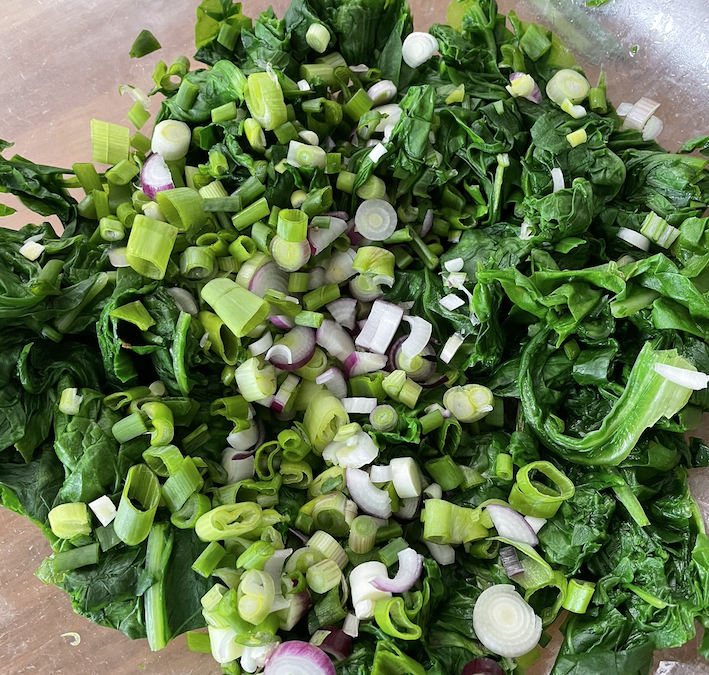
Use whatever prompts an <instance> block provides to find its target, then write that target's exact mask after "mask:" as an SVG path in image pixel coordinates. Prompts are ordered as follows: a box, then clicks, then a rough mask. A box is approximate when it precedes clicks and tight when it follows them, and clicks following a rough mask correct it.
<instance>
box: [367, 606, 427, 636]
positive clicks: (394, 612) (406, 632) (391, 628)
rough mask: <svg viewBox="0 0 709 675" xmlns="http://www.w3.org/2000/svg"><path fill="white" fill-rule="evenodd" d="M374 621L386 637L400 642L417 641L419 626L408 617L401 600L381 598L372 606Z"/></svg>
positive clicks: (420, 633)
mask: <svg viewBox="0 0 709 675" xmlns="http://www.w3.org/2000/svg"><path fill="white" fill-rule="evenodd" d="M374 620H375V621H376V622H377V625H378V626H379V628H381V629H382V631H384V632H385V633H386V634H387V635H390V636H391V637H394V638H399V639H400V640H418V639H419V638H420V637H421V635H422V629H421V626H419V625H417V624H415V623H414V622H413V621H411V619H410V618H409V617H408V615H407V613H406V609H405V607H404V599H403V598H399V597H396V598H388V599H387V598H382V599H381V600H377V601H376V604H375V606H374Z"/></svg>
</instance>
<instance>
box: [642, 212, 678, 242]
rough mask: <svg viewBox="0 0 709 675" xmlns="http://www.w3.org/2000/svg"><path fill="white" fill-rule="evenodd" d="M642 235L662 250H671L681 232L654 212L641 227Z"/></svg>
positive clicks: (646, 217)
mask: <svg viewBox="0 0 709 675" xmlns="http://www.w3.org/2000/svg"><path fill="white" fill-rule="evenodd" d="M640 234H642V235H644V236H645V237H647V238H648V239H650V241H652V242H654V243H655V244H657V245H658V246H660V247H661V248H669V247H670V246H672V244H674V242H675V240H676V239H677V237H679V230H678V229H677V228H676V227H672V225H670V224H669V223H668V222H667V221H666V220H665V219H664V218H660V216H658V215H657V214H656V213H655V212H654V211H650V213H648V214H647V216H645V220H644V221H643V224H642V225H641V226H640Z"/></svg>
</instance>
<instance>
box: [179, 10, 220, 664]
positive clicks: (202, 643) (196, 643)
mask: <svg viewBox="0 0 709 675" xmlns="http://www.w3.org/2000/svg"><path fill="white" fill-rule="evenodd" d="M224 25H226V24H224ZM185 637H186V639H187V649H189V650H190V651H191V652H199V653H200V654H211V653H212V644H211V642H210V639H209V633H197V632H196V631H193V630H188V631H187V632H186V633H185Z"/></svg>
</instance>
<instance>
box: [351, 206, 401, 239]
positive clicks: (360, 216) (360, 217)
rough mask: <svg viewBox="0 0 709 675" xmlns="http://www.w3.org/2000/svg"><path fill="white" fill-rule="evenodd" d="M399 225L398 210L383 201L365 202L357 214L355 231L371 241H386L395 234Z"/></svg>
mask: <svg viewBox="0 0 709 675" xmlns="http://www.w3.org/2000/svg"><path fill="white" fill-rule="evenodd" d="M397 223H398V218H397V215H396V210H395V209H394V207H393V206H392V205H391V204H390V203H389V202H385V201H384V200H383V199H367V200H365V201H363V202H362V203H361V204H360V205H359V208H358V209H357V213H356V214H355V230H356V231H357V232H358V233H359V234H361V235H362V236H363V237H364V238H365V239H369V240H370V241H384V240H385V239H387V238H388V237H390V236H391V235H392V234H393V233H394V230H396V226H397Z"/></svg>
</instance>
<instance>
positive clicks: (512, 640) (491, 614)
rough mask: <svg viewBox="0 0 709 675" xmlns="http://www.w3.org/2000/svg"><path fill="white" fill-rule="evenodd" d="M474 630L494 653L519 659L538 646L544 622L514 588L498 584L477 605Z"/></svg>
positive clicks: (482, 595) (484, 594) (487, 591)
mask: <svg viewBox="0 0 709 675" xmlns="http://www.w3.org/2000/svg"><path fill="white" fill-rule="evenodd" d="M473 629H474V630H475V634H476V635H477V638H478V640H480V642H482V643H483V645H484V646H485V647H486V648H487V649H489V650H490V651H491V652H492V653H493V654H498V655H499V656H506V657H508V658H516V657H518V656H522V655H523V654H526V653H527V652H529V651H531V650H532V649H534V647H536V645H537V643H538V642H539V638H540V637H541V635H542V620H541V619H540V618H539V617H538V616H537V615H536V614H535V613H534V610H533V609H532V608H531V607H530V606H529V605H528V604H527V603H526V602H525V601H524V599H523V598H522V596H521V595H520V594H519V593H517V591H516V590H515V589H514V586H511V585H509V584H496V585H494V586H490V587H489V588H486V589H485V590H484V591H483V592H482V593H481V594H480V597H479V598H478V599H477V601H476V602H475V607H474V608H473Z"/></svg>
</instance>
